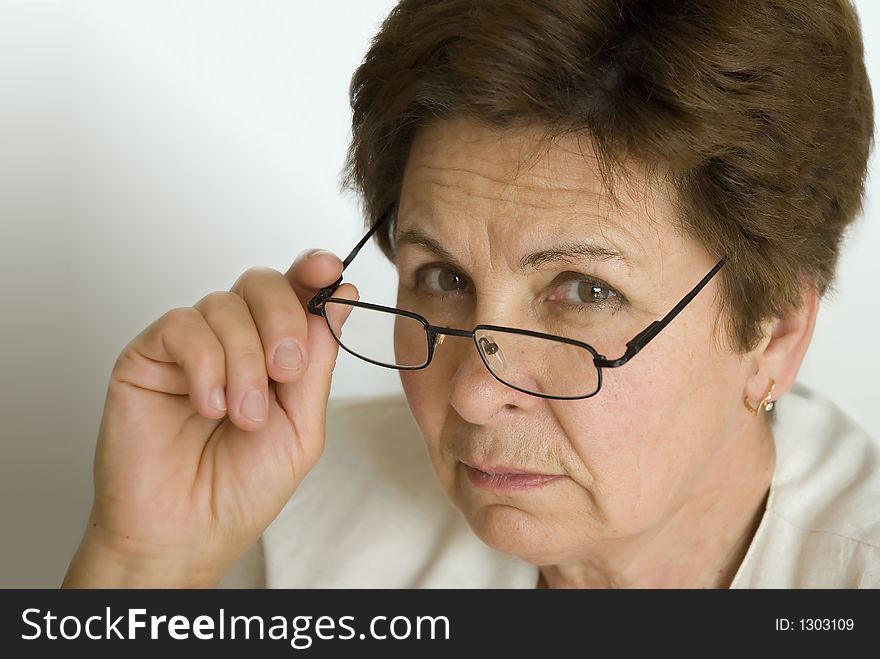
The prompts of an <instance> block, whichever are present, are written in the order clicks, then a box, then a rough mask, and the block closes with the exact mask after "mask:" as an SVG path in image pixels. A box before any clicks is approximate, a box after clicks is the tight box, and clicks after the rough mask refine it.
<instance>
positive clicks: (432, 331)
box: [308, 211, 728, 400]
mask: <svg viewBox="0 0 880 659" xmlns="http://www.w3.org/2000/svg"><path fill="white" fill-rule="evenodd" d="M390 214H391V213H390V211H389V212H387V213H385V214H384V215H382V216H381V217H380V218H379V219H378V220H377V221H376V223H375V224H374V225H373V226H372V228H371V229H370V230H369V231H368V232H367V234H366V235H365V236H364V237H363V238H361V240H360V242H358V244H357V245H356V246H355V247H354V249H352V250H351V252H350V253H349V255H348V256H347V257H345V260H343V262H342V270H343V273H344V272H345V269H346V268H347V267H348V266H349V265H350V264H351V262H352V261H353V260H354V258H355V257H356V256H357V254H358V252H360V250H361V248H362V247H363V246H364V245H365V244H366V242H367V241H368V240H369V239H370V237H371V236H372V235H373V234H374V233H375V232H376V229H378V228H379V227H380V226H382V224H384V222H385V221H386V220H387V219H388V217H389V216H390ZM727 260H728V259H727V257H726V256H725V257H723V258H722V259H721V260H720V261H718V263H717V264H715V266H714V267H713V268H712V269H711V270H710V271H709V272H708V273H707V274H706V276H705V277H703V278H702V279H701V280H700V281H699V283H698V284H697V285H696V286H694V287H693V288H692V289H691V290H690V292H688V293H687V295H685V296H684V297H683V298H682V299H681V300H680V301H679V302H678V304H676V305H675V306H674V307H673V308H672V309H671V310H670V311H669V313H667V314H666V315H665V316H663V318H661V319H660V320H655V321H653V322H652V323H651V324H650V325H648V326H647V327H646V328H645V329H643V330H642V331H641V332H639V333H638V334H636V335H635V336H634V337H633V338H632V339H631V340H629V341H627V343H626V351H625V352H624V353H623V355H622V356H620V357H618V358H617V359H608V358H607V357H605V355H600V354H599V353H598V352H597V351H596V349H595V348H594V347H593V346H591V345H590V344H589V343H584V342H583V341H578V340H576V339H570V338H568V337H565V336H557V335H555V334H545V333H543V332H535V331H532V330H526V329H518V328H516V327H503V326H501V325H477V326H476V327H474V329H472V330H463V329H457V328H455V327H441V326H438V325H431V324H430V323H429V322H428V320H427V319H426V318H424V317H422V316H420V315H419V314H417V313H413V312H412V311H406V310H404V309H397V308H394V307H386V306H382V305H379V304H370V303H368V302H360V301H359V300H338V303H340V304H348V305H350V306H353V307H361V308H363V309H371V310H374V311H385V312H388V313H392V314H397V315H400V316H406V317H408V318H412V319H414V320H417V321H419V322H420V323H421V324H422V326H423V327H424V328H425V333H426V336H427V339H428V358H427V360H426V361H425V363H424V364H421V365H420V366H392V365H390V364H385V363H382V362H377V361H375V360H372V359H369V358H368V357H364V356H363V355H359V354H357V353H355V352H352V351H351V350H349V349H348V348H347V347H346V346H345V345H343V343H342V342H341V341H340V340H339V338H338V337H336V333H335V332H333V327H332V326H331V325H330V320H329V319H328V318H327V314H326V305H325V302H326V301H327V300H328V299H329V298H330V297H331V296H332V295H333V293H334V292H335V291H336V289H337V288H339V286H341V285H342V275H340V277H339V279H337V280H336V281H335V282H333V283H332V284H331V285H330V286H326V287H324V288H322V289H321V290H319V291H318V292H317V294H315V296H314V297H313V298H312V299H311V300H309V303H308V310H309V313H312V314H314V315H316V316H322V317H323V318H324V321H325V322H326V323H327V327H328V328H329V329H330V333H331V334H333V337H334V338H335V339H336V342H337V343H338V344H339V346H340V347H341V348H342V349H343V350H345V351H346V352H348V353H349V354H352V355H354V356H355V357H357V358H358V359H363V360H364V361H367V362H370V363H371V364H375V365H376V366H383V367H385V368H393V369H395V370H399V371H403V370H406V371H417V370H420V369H423V368H427V367H428V366H429V365H430V363H431V360H432V359H433V357H434V349H435V348H436V347H437V338H438V337H439V336H440V335H447V336H461V337H467V338H471V339H473V341H474V344H475V345H476V347H477V352H478V353H479V355H480V359H482V360H483V363H484V364H485V365H486V368H487V369H488V371H489V373H491V374H492V377H494V378H495V379H496V380H498V381H499V382H501V383H502V384H504V385H506V386H508V387H511V388H512V389H516V390H517V391H521V392H523V393H525V394H529V395H531V396H539V397H541V398H550V399H553V400H581V399H584V398H591V397H593V396H595V395H596V394H598V393H599V391H600V390H601V389H602V369H603V368H618V367H620V366H623V365H624V364H626V363H627V362H628V361H629V360H630V359H632V358H633V357H635V356H636V355H637V354H638V353H639V352H640V351H641V350H642V349H643V348H644V347H645V346H646V345H648V343H650V342H651V340H652V339H653V338H654V337H655V336H657V335H658V334H659V333H660V332H661V331H662V330H663V328H665V327H666V326H667V325H668V324H669V323H670V322H672V319H673V318H675V317H676V316H677V315H678V314H679V313H680V312H681V310H682V309H684V308H685V307H686V306H687V305H688V304H689V303H690V301H691V300H693V299H694V297H696V295H697V293H699V292H700V291H701V290H702V289H703V287H704V286H705V285H706V284H708V283H709V281H710V280H711V279H712V277H714V276H715V275H716V274H717V273H718V271H719V270H721V268H722V267H723V266H724V264H725V263H727ZM479 330H495V331H499V332H509V333H513V334H522V335H524V336H531V337H535V338H539V339H548V340H551V341H560V342H562V343H567V344H569V345H574V346H578V347H580V348H583V349H585V350H588V351H589V352H590V353H591V354H592V355H593V364H595V366H596V371H597V382H596V390H595V391H593V392H592V393H590V394H587V395H585V396H550V395H548V394H538V393H535V392H533V391H528V390H526V389H521V388H520V387H517V386H515V385H512V384H510V383H508V382H505V381H504V380H502V379H501V378H500V377H498V376H497V375H496V374H495V373H494V372H493V371H492V368H491V366H489V364H488V362H486V358H485V356H484V355H483V351H482V350H481V349H480V346H479V345H478V344H477V339H476V333H477V332H478V331H479Z"/></svg>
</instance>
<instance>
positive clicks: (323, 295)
mask: <svg viewBox="0 0 880 659" xmlns="http://www.w3.org/2000/svg"><path fill="white" fill-rule="evenodd" d="M390 214H391V212H390V211H388V212H386V213H384V214H383V215H382V216H381V217H380V218H379V219H378V220H377V221H376V223H375V224H374V225H373V226H372V228H371V229H370V230H369V231H367V234H366V235H365V236H364V237H363V238H361V239H360V242H358V244H357V245H355V246H354V249H352V250H351V252H349V254H348V256H346V257H345V259H344V260H343V261H342V271H343V272H345V269H346V268H347V267H348V266H349V264H350V263H351V262H352V261H354V257H355V256H357V255H358V252H360V251H361V248H362V247H363V246H364V245H365V244H366V243H367V241H368V240H369V239H370V237H371V236H372V235H373V234H374V233H375V232H376V229H378V228H379V226H381V225H382V224H383V223H384V222H385V220H386V219H388V216H389V215H390ZM341 284H342V275H339V279H337V280H336V281H335V282H333V283H332V284H330V285H329V286H325V287H324V288H322V289H321V290H320V291H318V292H317V294H316V295H315V297H313V298H312V299H311V300H309V304H308V309H309V313H313V314H315V315H316V316H320V315H321V306H320V304H321V302H323V301H324V300H326V299H327V298H329V297H330V296H332V295H333V293H334V292H335V291H336V289H337V288H339V286H340V285H341Z"/></svg>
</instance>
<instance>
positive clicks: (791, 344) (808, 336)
mask: <svg viewBox="0 0 880 659" xmlns="http://www.w3.org/2000/svg"><path fill="white" fill-rule="evenodd" d="M819 302H820V300H819V294H818V292H817V291H816V289H815V287H814V286H813V285H812V284H811V283H809V281H807V280H804V282H803V283H802V284H801V305H800V307H799V308H797V309H789V310H788V311H786V313H785V314H784V315H783V316H781V317H777V318H773V319H771V320H768V321H767V322H766V323H765V325H764V338H763V339H761V342H760V343H759V344H758V347H757V348H756V349H755V350H754V351H753V352H752V372H753V375H752V376H751V377H750V378H749V379H748V380H747V381H746V390H745V395H746V396H747V397H748V399H749V401H750V402H751V405H752V407H754V406H756V405H757V404H758V403H759V402H760V401H761V400H763V398H764V397H765V396H766V395H767V393H768V389H769V386H770V379H771V378H772V379H773V381H774V382H775V383H776V387H775V388H774V389H773V395H772V400H774V401H775V400H779V399H780V398H781V397H782V396H784V395H785V394H786V393H788V391H789V390H790V389H791V387H792V386H793V385H794V382H795V379H796V378H797V374H798V371H799V370H800V368H801V363H802V362H803V360H804V356H805V355H806V354H807V348H809V347H810V341H811V340H812V338H813V330H814V329H815V327H816V315H817V314H818V312H819Z"/></svg>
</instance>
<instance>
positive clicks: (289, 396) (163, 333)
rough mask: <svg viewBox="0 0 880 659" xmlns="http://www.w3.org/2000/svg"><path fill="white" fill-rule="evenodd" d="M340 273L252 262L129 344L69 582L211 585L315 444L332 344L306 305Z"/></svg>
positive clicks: (335, 267)
mask: <svg viewBox="0 0 880 659" xmlns="http://www.w3.org/2000/svg"><path fill="white" fill-rule="evenodd" d="M341 273H342V261H341V260H340V259H339V258H338V257H336V256H335V255H333V254H331V253H329V252H323V251H322V252H319V253H317V254H312V253H311V250H310V251H309V252H303V253H302V254H300V256H299V257H297V259H296V261H295V262H294V264H293V265H292V266H291V268H290V270H288V271H287V273H286V274H283V275H282V274H281V273H280V272H278V271H276V270H271V269H269V268H251V269H249V270H247V271H246V272H245V273H244V274H243V275H242V276H241V277H239V278H238V280H237V281H236V282H235V284H234V285H233V287H232V288H231V289H230V291H229V292H220V291H218V292H214V293H211V294H209V295H207V296H205V297H204V298H202V299H201V300H200V301H199V302H198V303H196V304H195V305H193V306H192V307H182V308H177V309H172V310H171V311H169V312H168V313H166V314H165V315H163V316H162V317H161V318H159V319H158V320H156V321H155V322H154V323H152V324H151V325H150V326H149V327H147V328H146V329H145V330H144V331H143V332H141V333H140V334H139V335H138V336H137V337H135V338H134V339H133V340H132V341H131V342H130V343H129V344H128V345H127V346H126V347H125V348H124V349H123V351H122V353H121V354H120V356H119V358H118V359H117V361H116V364H115V366H114V368H113V372H112V374H111V377H110V383H109V387H108V390H107V398H106V401H105V406H104V414H103V418H102V420H101V426H100V431H99V435H98V445H97V452H96V456H95V500H94V504H93V506H92V512H91V516H90V519H89V522H88V527H87V529H86V532H85V535H84V538H83V541H82V543H81V545H80V548H79V550H78V552H77V555H76V556H75V557H74V559H73V561H72V562H71V565H70V568H69V569H68V573H67V576H66V578H65V580H64V586H65V587H75V586H109V587H112V586H122V585H130V586H154V585H155V586H197V585H206V586H211V585H215V584H216V583H217V582H218V581H219V580H220V579H221V578H222V576H223V575H224V574H225V573H226V571H227V570H228V569H229V568H230V567H231V565H232V564H233V563H234V562H235V561H236V560H237V559H238V558H239V557H240V556H241V555H243V554H244V552H245V551H247V549H248V548H249V547H251V546H252V545H253V544H254V543H255V542H256V541H257V539H258V538H259V536H260V534H261V533H262V532H263V530H264V529H265V528H266V527H267V526H268V525H269V523H270V522H271V521H272V520H273V519H274V517H275V516H276V515H277V514H278V513H279V512H280V510H281V509H282V507H283V506H284V504H285V503H286V502H287V500H288V499H289V498H290V496H291V495H292V494H293V492H294V490H295V489H296V487H297V485H298V484H299V483H300V482H301V481H302V479H303V477H304V476H305V475H306V473H308V471H309V469H311V468H312V466H313V465H314V464H315V462H316V461H317V459H318V457H319V456H320V455H321V452H322V450H323V446H324V430H325V417H326V411H327V398H328V396H329V392H330V380H331V376H332V371H333V368H334V366H335V363H336V356H337V352H338V345H337V344H336V341H335V340H334V339H333V336H332V335H331V333H330V331H329V330H328V328H327V325H326V323H325V321H324V319H323V318H321V317H319V316H315V315H312V314H310V313H308V310H307V309H306V304H307V303H308V301H309V299H310V298H311V297H312V296H313V295H314V294H315V292H316V291H317V289H319V288H321V287H323V286H327V285H330V284H331V283H333V282H334V281H336V280H337V279H338V278H339V275H340V274H341ZM357 295H358V294H357V289H356V288H355V287H354V286H352V285H351V284H344V285H342V286H340V288H339V289H338V290H337V291H336V292H335V294H334V297H343V298H347V299H357ZM342 306H343V305H332V307H333V308H332V309H331V308H328V313H330V312H331V311H334V312H338V311H346V312H347V311H348V310H347V309H336V308H335V307H342ZM345 315H346V316H347V313H346V314H345ZM291 343H293V344H296V345H297V346H299V348H300V350H299V351H298V350H297V349H296V347H293V348H292V349H288V346H289V345H290V344H291ZM299 353H301V355H299V356H297V355H298V354H299Z"/></svg>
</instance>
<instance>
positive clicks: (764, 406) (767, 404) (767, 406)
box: [743, 378, 776, 416]
mask: <svg viewBox="0 0 880 659" xmlns="http://www.w3.org/2000/svg"><path fill="white" fill-rule="evenodd" d="M775 388H776V382H774V380H773V378H770V386H769V387H768V388H767V393H765V394H764V398H763V400H762V401H761V402H760V403H758V405H757V406H756V407H752V406H751V405H750V404H749V397H748V395H747V396H746V397H745V398H744V399H743V403H744V404H745V406H746V409H747V410H748V411H749V412H751V413H752V415H753V416H758V413H759V412H760V411H761V410H764V411H765V412H769V411H770V410H772V409H773V405H774V403H773V401H772V400H770V397H771V396H772V395H773V390H774V389H775Z"/></svg>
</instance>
